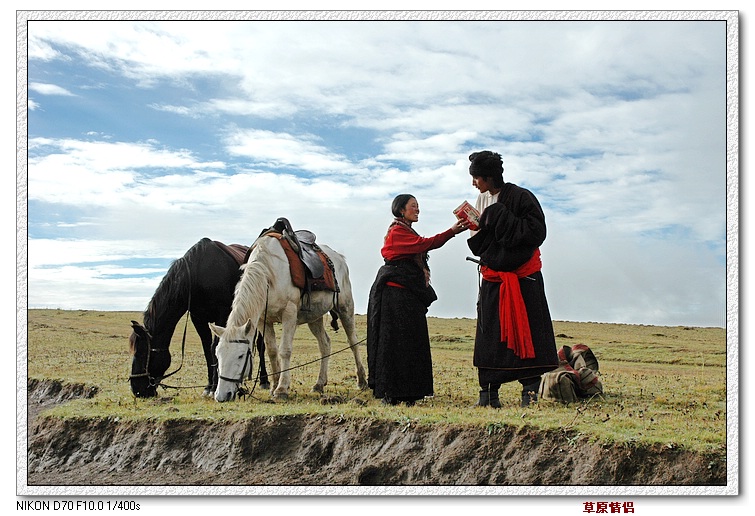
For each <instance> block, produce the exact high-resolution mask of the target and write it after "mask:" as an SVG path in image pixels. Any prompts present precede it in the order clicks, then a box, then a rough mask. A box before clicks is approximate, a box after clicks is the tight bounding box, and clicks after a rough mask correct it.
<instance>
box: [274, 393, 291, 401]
mask: <svg viewBox="0 0 755 516" xmlns="http://www.w3.org/2000/svg"><path fill="white" fill-rule="evenodd" d="M273 399H275V400H280V401H286V400H288V394H287V393H285V392H279V393H278V394H274V395H273Z"/></svg>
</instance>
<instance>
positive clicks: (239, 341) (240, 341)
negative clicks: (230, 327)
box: [218, 339, 252, 389]
mask: <svg viewBox="0 0 755 516" xmlns="http://www.w3.org/2000/svg"><path fill="white" fill-rule="evenodd" d="M228 342H229V343H231V344H246V346H247V348H246V356H245V357H244V365H243V367H242V368H241V372H240V373H239V377H238V378H228V377H227V376H223V375H221V374H220V368H218V379H220V380H225V381H226V382H231V383H235V384H236V385H238V386H239V387H238V388H239V389H241V384H242V383H244V371H246V367H247V365H248V366H249V373H248V374H247V377H248V378H251V377H252V346H251V342H250V341H249V339H236V340H229V341H228Z"/></svg>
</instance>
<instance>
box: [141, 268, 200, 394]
mask: <svg viewBox="0 0 755 516" xmlns="http://www.w3.org/2000/svg"><path fill="white" fill-rule="evenodd" d="M182 259H183V258H182ZM183 260H184V265H186V275H187V276H188V278H189V296H188V298H189V300H188V303H187V306H186V320H185V321H184V334H183V338H182V339H181V364H180V365H179V366H178V369H176V370H175V371H173V372H172V373H168V374H164V375H162V376H160V377H159V378H156V377H154V376H152V375H150V374H149V357H150V355H151V354H152V353H162V352H163V351H168V349H167V348H166V349H159V348H153V347H152V346H151V345H152V335H151V334H150V333H149V331H148V330H147V329H146V328H144V333H145V334H146V335H147V339H148V342H147V344H148V346H147V359H146V360H145V361H144V372H143V373H138V374H131V375H129V377H128V379H129V380H132V379H134V378H144V377H147V378H148V379H149V385H150V387H155V388H156V387H157V386H159V385H160V383H161V382H162V381H163V380H165V379H166V378H168V377H170V376H173V375H174V374H176V373H177V372H178V371H180V370H181V368H182V367H183V366H184V351H185V350H186V329H187V328H188V326H189V315H190V314H191V288H192V287H191V269H190V268H189V264H188V263H186V260H185V259H183Z"/></svg>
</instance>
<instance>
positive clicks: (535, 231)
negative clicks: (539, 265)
mask: <svg viewBox="0 0 755 516" xmlns="http://www.w3.org/2000/svg"><path fill="white" fill-rule="evenodd" d="M480 223H481V224H480V231H479V233H477V234H476V235H474V236H473V237H471V238H470V239H469V240H468V241H467V243H468V245H469V248H470V250H471V251H472V252H473V253H474V254H475V255H476V256H479V257H480V262H481V263H482V264H483V265H486V266H487V267H490V268H491V269H493V270H496V271H507V272H508V271H514V270H516V269H517V268H519V267H520V266H522V265H523V264H524V263H526V262H527V261H528V260H529V259H530V258H531V257H532V255H533V253H534V252H535V250H536V249H538V248H539V247H540V245H541V244H542V243H543V242H544V241H545V235H546V229H545V215H544V214H543V210H542V208H541V207H540V203H539V202H538V201H537V199H536V198H535V196H534V195H533V194H532V193H531V192H529V191H528V190H526V189H524V188H520V187H519V186H516V185H514V184H512V183H506V184H504V186H503V188H502V189H501V192H500V193H499V194H498V202H497V203H494V204H492V205H491V206H488V207H487V209H485V211H484V212H483V213H482V217H481V221H480ZM499 286H500V285H499V284H498V283H494V282H489V281H485V280H483V281H482V285H481V287H480V295H479V299H478V302H477V333H476V335H475V347H474V362H473V363H474V365H475V367H477V368H478V377H479V381H480V386H481V387H483V388H485V387H487V386H488V385H489V384H493V385H500V384H502V383H506V382H510V381H514V380H521V379H525V378H532V377H537V376H540V375H541V374H543V373H545V372H548V371H551V370H553V369H555V368H556V367H558V355H557V353H556V338H555V336H554V334H553V322H552V321H551V316H550V311H549V310H548V302H547V300H546V297H545V286H544V283H543V275H542V274H541V273H540V272H536V273H534V274H531V275H530V276H527V277H525V278H520V280H519V286H520V288H521V291H522V298H523V300H524V304H525V306H526V307H527V316H528V318H529V326H530V332H531V334H532V344H533V347H534V348H535V357H534V358H530V359H520V358H519V357H517V356H516V355H514V353H513V352H512V351H511V350H510V349H509V348H508V346H507V344H506V343H505V342H501V325H500V318H499V315H498V313H499V312H498V303H499V297H500V296H499Z"/></svg>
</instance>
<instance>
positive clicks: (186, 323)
mask: <svg viewBox="0 0 755 516" xmlns="http://www.w3.org/2000/svg"><path fill="white" fill-rule="evenodd" d="M184 264H185V265H186V274H187V276H188V278H189V300H188V303H187V306H186V320H185V321H184V332H183V337H182V338H181V363H180V364H179V365H178V369H176V370H175V371H173V372H172V373H168V374H166V375H163V376H162V377H161V378H160V379H159V380H158V381H157V384H156V385H155V387H162V388H163V389H177V387H173V386H170V385H165V384H164V383H162V382H163V380H165V379H166V378H168V377H171V376H173V375H174V374H176V373H177V372H178V371H180V370H181V368H182V367H183V366H184V356H185V354H186V353H185V351H186V330H187V328H188V327H189V315H191V269H190V268H189V264H188V263H187V262H186V260H184ZM147 360H149V354H147Z"/></svg>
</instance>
